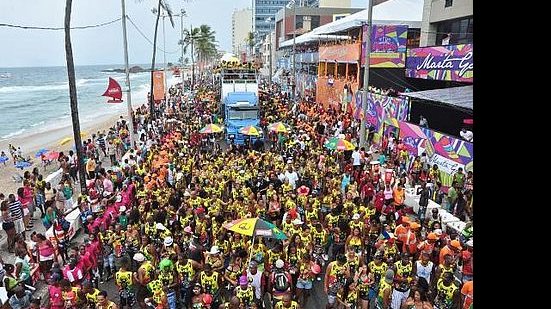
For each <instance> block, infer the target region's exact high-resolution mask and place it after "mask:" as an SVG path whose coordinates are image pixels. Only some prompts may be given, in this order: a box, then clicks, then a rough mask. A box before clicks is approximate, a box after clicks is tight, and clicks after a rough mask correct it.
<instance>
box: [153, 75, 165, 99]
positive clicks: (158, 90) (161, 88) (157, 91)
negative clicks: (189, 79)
mask: <svg viewBox="0 0 551 309" xmlns="http://www.w3.org/2000/svg"><path fill="white" fill-rule="evenodd" d="M164 98H165V75H164V72H163V71H154V72H153V100H155V101H160V100H163V99H164Z"/></svg>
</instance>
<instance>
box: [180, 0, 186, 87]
mask: <svg viewBox="0 0 551 309" xmlns="http://www.w3.org/2000/svg"><path fill="white" fill-rule="evenodd" d="M185 14H186V10H184V9H182V10H181V11H180V51H181V53H182V58H181V59H182V69H181V72H180V74H181V76H182V89H183V87H184V15H185Z"/></svg>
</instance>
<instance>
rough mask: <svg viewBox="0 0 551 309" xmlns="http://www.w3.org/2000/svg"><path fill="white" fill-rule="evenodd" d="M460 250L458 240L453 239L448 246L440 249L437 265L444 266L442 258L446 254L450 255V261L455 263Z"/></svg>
mask: <svg viewBox="0 0 551 309" xmlns="http://www.w3.org/2000/svg"><path fill="white" fill-rule="evenodd" d="M462 249H463V248H462V247H461V244H460V243H459V240H457V239H454V240H452V241H450V243H449V244H447V245H445V246H444V247H443V248H442V249H440V254H439V255H438V263H439V264H444V256H445V255H446V254H449V255H451V256H452V259H453V260H454V261H456V260H457V258H458V257H459V254H460V253H461V250H462Z"/></svg>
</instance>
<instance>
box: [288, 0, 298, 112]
mask: <svg viewBox="0 0 551 309" xmlns="http://www.w3.org/2000/svg"><path fill="white" fill-rule="evenodd" d="M289 5H293V62H292V65H293V67H292V72H293V73H292V76H291V82H292V84H291V89H292V91H293V93H292V99H293V105H296V104H297V98H296V94H295V89H296V77H297V76H296V74H297V72H296V64H295V54H296V35H297V4H296V1H295V0H291V1H289V3H288V4H287V8H290V7H289Z"/></svg>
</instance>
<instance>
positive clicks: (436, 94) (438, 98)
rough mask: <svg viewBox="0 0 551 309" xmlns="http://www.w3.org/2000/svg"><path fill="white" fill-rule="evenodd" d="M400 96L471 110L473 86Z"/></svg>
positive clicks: (406, 93) (404, 93)
mask: <svg viewBox="0 0 551 309" xmlns="http://www.w3.org/2000/svg"><path fill="white" fill-rule="evenodd" d="M402 95H404V96H407V97H410V98H417V99H421V100H427V101H434V102H438V103H442V104H445V105H451V106H453V107H457V108H459V109H462V110H467V111H472V110H473V86H472V85H471V86H463V87H452V88H444V89H433V90H425V91H417V92H403V93H402Z"/></svg>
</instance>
